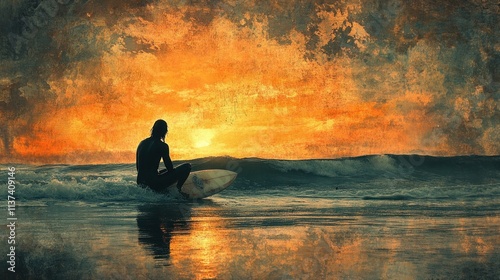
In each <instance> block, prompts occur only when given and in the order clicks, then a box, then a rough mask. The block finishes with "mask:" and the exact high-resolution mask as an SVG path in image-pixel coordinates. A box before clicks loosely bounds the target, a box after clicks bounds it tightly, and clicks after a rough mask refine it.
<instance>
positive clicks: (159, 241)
mask: <svg viewBox="0 0 500 280" xmlns="http://www.w3.org/2000/svg"><path fill="white" fill-rule="evenodd" d="M402 159H406V160H407V162H410V163H411V164H412V165H411V166H409V165H403V164H402V162H403V161H402ZM411 159H412V157H410V156H406V157H404V156H370V157H361V158H351V159H339V160H311V161H279V160H262V159H231V158H208V159H199V160H194V161H191V162H192V164H193V166H194V167H195V169H207V168H222V167H226V168H228V169H233V170H234V171H237V172H238V174H239V175H238V178H237V180H236V181H235V182H234V183H233V185H232V186H231V187H229V188H228V189H226V190H224V191H223V192H221V193H219V194H216V195H214V196H211V197H209V198H207V199H203V200H197V201H182V200H179V199H177V198H172V197H165V196H159V195H157V194H154V193H152V192H149V191H147V190H144V189H141V188H138V187H137V186H136V185H135V183H134V180H135V177H134V176H135V170H134V166H133V165H132V164H121V165H86V166H81V165H80V166H75V165H50V166H29V165H24V166H18V167H17V178H16V179H17V181H18V185H17V188H16V195H17V196H18V201H17V204H16V217H17V221H16V222H17V227H16V272H15V273H12V272H9V271H7V270H6V268H5V270H4V271H5V272H4V275H5V276H6V277H7V278H8V279H16V278H13V277H14V276H16V277H18V278H17V279H498V278H499V276H500V270H499V269H498V267H500V234H499V232H500V199H499V198H500V180H499V177H500V176H499V174H498V169H497V168H498V166H499V159H498V157H461V158H446V159H442V158H430V157H420V158H418V159H419V160H418V161H417V160H416V159H417V158H416V157H413V160H411ZM2 235H3V236H4V237H6V236H7V235H8V229H7V228H4V231H3V233H2ZM2 244H4V245H3V246H1V248H2V252H1V253H2V255H3V256H6V254H8V253H9V252H8V250H9V248H8V245H7V240H6V238H3V240H2ZM4 263H5V262H4Z"/></svg>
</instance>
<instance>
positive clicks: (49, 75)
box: [0, 0, 500, 163]
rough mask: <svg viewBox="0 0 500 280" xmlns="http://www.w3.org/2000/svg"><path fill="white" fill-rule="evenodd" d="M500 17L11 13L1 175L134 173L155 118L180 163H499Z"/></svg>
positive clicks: (373, 9) (424, 6) (464, 7)
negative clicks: (425, 159)
mask: <svg viewBox="0 0 500 280" xmlns="http://www.w3.org/2000/svg"><path fill="white" fill-rule="evenodd" d="M33 2H38V3H33ZM61 3H62V4H61ZM499 9H500V8H499V5H498V2H497V1H494V0H490V1H476V0H468V1H431V0H417V1H403V0H401V1H395V0H394V1H392V0H391V1H376V0H358V1H354V0H344V1H301V0H295V1H294V0H290V1H287V0H274V1H243V0H241V1H238V0H225V1H202V0H199V1H174V0H170V1H167V0H148V1H140V0H129V1H122V0H102V1H101V0H99V1H98V0H89V1H85V0H79V1H78V0H57V1H56V0H44V1H28V0H13V1H2V2H0V13H1V18H0V23H1V24H0V26H1V27H0V28H1V33H0V35H1V37H0V38H1V39H2V40H1V41H0V42H1V43H2V48H1V50H0V51H1V53H0V59H1V62H0V64H1V65H0V89H1V92H0V109H1V113H0V120H1V121H2V124H3V125H2V127H1V129H0V133H1V134H0V135H1V136H2V138H1V140H0V142H1V143H0V144H1V145H0V154H1V155H2V156H1V161H2V162H4V163H8V162H11V161H15V162H26V163H100V162H102V163H112V162H133V161H134V159H135V158H134V154H135V149H136V147H137V144H138V143H139V141H140V140H142V139H143V138H145V137H147V136H149V130H150V128H151V126H152V125H153V122H154V121H155V120H156V119H160V118H162V119H165V120H166V121H167V122H168V124H169V134H168V136H167V142H168V143H169V145H170V146H171V156H172V158H173V159H174V160H181V159H193V158H198V157H205V156H222V155H229V156H233V157H262V158H283V159H304V158H336V157H346V156H358V155H365V154H410V153H418V154H427V155H436V156H443V155H446V156H449V155H464V154H477V155H498V154H499V152H500V144H499V143H500V127H499V121H500V114H499V110H498V104H497V103H498V100H499V97H500V41H499V38H500V10H499Z"/></svg>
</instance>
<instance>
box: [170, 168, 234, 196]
mask: <svg viewBox="0 0 500 280" xmlns="http://www.w3.org/2000/svg"><path fill="white" fill-rule="evenodd" d="M236 175H238V174H237V173H236V172H233V171H229V170H223V169H208V170H201V171H194V172H191V173H190V174H189V176H188V178H187V179H186V182H185V183H184V185H182V188H181V191H182V192H183V193H185V194H187V195H188V197H187V199H199V198H205V197H209V196H211V195H214V194H216V193H218V192H220V191H222V190H224V189H226V188H227V187H229V186H230V185H231V183H233V181H234V180H235V179H236ZM168 192H169V193H171V194H173V193H177V194H178V195H180V194H179V191H178V190H177V187H176V184H173V185H171V186H169V187H168Z"/></svg>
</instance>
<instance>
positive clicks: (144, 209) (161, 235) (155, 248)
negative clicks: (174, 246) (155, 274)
mask: <svg viewBox="0 0 500 280" xmlns="http://www.w3.org/2000/svg"><path fill="white" fill-rule="evenodd" d="M181 209H182V208H181V207H180V205H179V204H165V205H141V206H139V209H138V210H139V214H138V215H137V227H138V228H139V244H141V245H142V246H144V248H145V249H146V250H148V251H149V252H150V254H151V255H152V256H153V257H154V258H155V259H160V260H162V259H163V260H168V259H169V258H170V243H171V241H172V237H173V235H174V234H179V232H184V231H189V224H188V223H187V219H188V218H189V217H188V216H187V215H189V211H181ZM165 264H168V263H165Z"/></svg>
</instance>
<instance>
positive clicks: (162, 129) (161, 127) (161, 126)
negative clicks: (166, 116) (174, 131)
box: [151, 119, 168, 140]
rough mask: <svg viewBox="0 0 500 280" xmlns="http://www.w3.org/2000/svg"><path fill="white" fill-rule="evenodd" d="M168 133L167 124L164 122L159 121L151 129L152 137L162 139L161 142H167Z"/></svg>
mask: <svg viewBox="0 0 500 280" xmlns="http://www.w3.org/2000/svg"><path fill="white" fill-rule="evenodd" d="M167 132H168V125H167V122H166V121H164V120H161V119H160V120H157V121H156V122H155V124H154V125H153V128H151V137H153V138H160V139H161V140H165V135H167Z"/></svg>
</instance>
